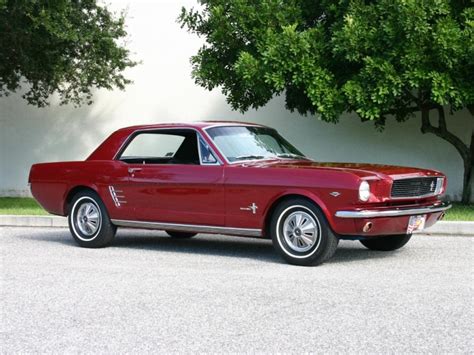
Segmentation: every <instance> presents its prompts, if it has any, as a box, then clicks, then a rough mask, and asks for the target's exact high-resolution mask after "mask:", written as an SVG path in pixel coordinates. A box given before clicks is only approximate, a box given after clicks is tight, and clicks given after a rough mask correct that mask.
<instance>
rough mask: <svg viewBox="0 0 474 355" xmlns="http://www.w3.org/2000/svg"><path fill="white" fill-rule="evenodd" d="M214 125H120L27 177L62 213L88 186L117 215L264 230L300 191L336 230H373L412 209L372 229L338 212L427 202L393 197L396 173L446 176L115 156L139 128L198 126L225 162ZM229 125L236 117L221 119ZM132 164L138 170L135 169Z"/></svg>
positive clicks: (399, 172)
mask: <svg viewBox="0 0 474 355" xmlns="http://www.w3.org/2000/svg"><path fill="white" fill-rule="evenodd" d="M216 124H218V123H216V122H201V123H192V124H161V125H153V126H135V127H128V128H123V129H121V130H118V131H116V132H114V133H113V134H112V135H110V137H108V138H107V139H106V140H105V141H104V142H103V143H102V144H101V145H100V146H99V147H98V148H97V149H96V150H95V151H94V152H93V153H92V154H91V155H90V156H89V157H88V158H87V160H86V161H82V162H60V163H43V164H35V165H33V166H32V168H31V172H30V178H29V181H30V183H31V190H32V193H33V196H34V197H35V198H36V200H37V201H38V202H39V203H40V204H41V205H42V206H43V207H44V208H45V209H46V210H47V211H48V212H50V213H53V214H58V215H63V216H64V215H67V213H68V198H71V197H72V196H71V193H72V192H73V191H74V189H77V188H78V187H81V186H83V187H88V188H91V189H93V190H95V191H96V192H97V193H98V194H99V195H100V197H101V199H102V201H103V202H104V203H105V205H106V207H107V210H108V212H109V215H110V217H111V218H113V219H125V220H140V221H156V222H171V223H185V224H200V225H214V226H227V227H236V228H258V229H263V230H265V228H266V226H267V222H268V217H269V214H270V213H271V209H272V207H273V206H274V205H275V204H276V203H277V202H278V201H279V199H281V198H285V196H289V195H300V196H304V197H306V198H308V199H310V200H312V201H313V202H315V203H316V204H317V205H318V206H319V207H320V208H321V210H322V211H323V212H324V214H325V216H326V218H327V220H328V222H329V224H330V226H331V228H332V229H333V230H334V232H336V233H338V234H341V235H368V236H374V235H383V234H400V233H404V232H405V231H406V227H407V224H408V216H403V217H390V218H371V219H370V221H371V222H373V228H372V230H371V231H370V232H368V233H363V232H362V227H363V225H364V224H365V223H366V222H367V221H369V219H367V220H365V219H346V218H338V217H335V213H336V211H339V210H360V209H364V210H373V209H387V208H390V207H393V206H397V207H400V206H407V207H408V206H409V207H412V208H415V207H417V206H423V205H429V204H432V203H433V202H436V201H437V197H430V198H424V199H404V200H399V199H398V200H391V199H390V189H391V184H392V181H393V179H394V178H402V177H403V178H406V177H419V176H442V177H444V175H443V174H441V173H440V172H437V171H433V170H426V169H417V168H408V167H399V166H388V165H371V164H354V163H347V164H344V163H318V162H309V161H305V160H300V161H295V160H275V159H272V160H267V161H255V162H245V163H241V164H226V163H224V164H223V165H222V166H200V165H152V164H149V165H143V164H126V163H124V162H121V161H119V160H114V158H115V156H116V154H117V152H118V151H119V150H120V149H121V147H123V145H124V144H125V143H126V142H127V140H128V138H129V137H130V136H131V135H132V134H133V133H135V132H137V131H141V130H154V129H160V128H193V129H196V130H197V131H199V132H201V133H202V134H203V136H204V138H205V139H206V140H207V141H208V143H209V145H211V146H212V147H214V150H215V151H216V153H217V154H218V155H219V157H220V158H221V160H222V161H225V160H224V158H223V157H222V156H221V155H220V154H219V153H218V152H217V149H215V146H214V145H213V142H212V141H211V140H210V139H209V138H208V137H207V135H206V134H205V133H204V131H203V129H204V128H205V127H208V126H212V125H216ZM229 124H233V123H229V122H223V123H222V125H229ZM235 124H239V123H235ZM244 125H249V124H247V123H245V124H244ZM128 168H139V169H141V170H140V171H137V172H136V173H134V174H133V175H132V174H130V173H129V172H128ZM362 179H364V180H367V181H368V182H369V183H370V185H371V193H372V196H371V198H370V200H369V201H368V202H366V203H362V202H360V201H359V200H358V187H359V184H360V182H361V180H362ZM109 186H113V187H114V188H115V189H116V190H119V191H122V193H121V194H122V195H123V196H124V200H125V201H126V203H124V204H122V205H121V206H120V207H117V206H116V205H115V204H114V202H113V200H112V198H111V195H110V192H109ZM445 189H446V187H445V188H444V190H445ZM333 191H338V192H340V193H341V195H340V196H338V197H333V196H331V195H330V192H333ZM252 203H255V204H256V205H257V206H258V209H257V211H256V214H252V213H251V212H249V211H245V210H241V208H242V207H246V206H249V205H251V204H252ZM439 215H440V213H434V214H431V215H428V220H427V223H426V226H427V227H428V226H430V225H432V224H434V223H435V222H436V220H437V218H438V217H439Z"/></svg>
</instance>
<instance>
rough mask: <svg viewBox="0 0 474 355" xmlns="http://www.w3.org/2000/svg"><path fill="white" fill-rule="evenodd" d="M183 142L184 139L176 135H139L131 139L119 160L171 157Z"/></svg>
mask: <svg viewBox="0 0 474 355" xmlns="http://www.w3.org/2000/svg"><path fill="white" fill-rule="evenodd" d="M183 141H184V137H182V136H177V135H171V134H159V133H140V134H138V135H137V136H136V137H135V138H133V140H132V141H131V142H130V144H129V145H128V146H127V148H126V149H125V150H124V151H123V153H122V156H121V159H128V158H136V157H142V158H143V157H150V158H165V157H170V156H171V157H172V156H173V155H174V154H175V153H176V151H177V150H178V148H179V146H180V145H181V143H183Z"/></svg>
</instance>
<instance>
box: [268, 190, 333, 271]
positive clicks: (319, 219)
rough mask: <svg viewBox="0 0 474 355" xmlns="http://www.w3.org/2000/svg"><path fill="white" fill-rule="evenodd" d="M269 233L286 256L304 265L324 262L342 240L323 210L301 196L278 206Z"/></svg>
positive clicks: (297, 263) (285, 257)
mask: <svg viewBox="0 0 474 355" xmlns="http://www.w3.org/2000/svg"><path fill="white" fill-rule="evenodd" d="M300 217H301V218H300ZM310 225H313V226H314V228H311V227H310ZM301 227H304V228H301ZM270 235H271V237H272V241H273V246H274V248H275V249H276V250H277V251H278V253H279V254H280V255H281V256H282V257H283V259H285V260H286V261H287V262H288V263H290V264H294V265H302V266H316V265H319V264H322V263H323V262H325V261H326V260H328V259H330V258H331V257H332V256H333V255H334V253H335V252H336V248H337V244H338V243H339V238H337V237H336V236H335V235H334V233H333V232H332V231H331V228H329V225H328V222H327V220H326V217H325V216H324V214H323V213H322V212H321V210H320V209H319V208H318V207H317V206H316V205H315V204H313V203H312V202H310V201H308V200H305V199H302V198H293V199H291V200H287V201H284V202H282V203H281V204H279V205H278V206H277V207H276V209H275V211H274V213H273V215H272V219H271V223H270Z"/></svg>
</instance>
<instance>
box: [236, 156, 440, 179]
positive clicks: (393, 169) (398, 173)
mask: <svg viewBox="0 0 474 355" xmlns="http://www.w3.org/2000/svg"><path fill="white" fill-rule="evenodd" d="M241 165H242V166H248V167H258V168H277V169H319V170H322V169H324V170H328V169H330V170H340V171H344V172H347V173H352V174H355V175H357V176H360V177H368V176H377V177H381V178H383V177H386V176H390V177H392V178H397V179H400V178H405V177H419V176H442V175H443V174H441V173H440V172H438V171H435V170H429V169H420V168H412V167H404V166H395V165H382V164H368V163H336V162H316V161H308V160H290V159H279V160H265V161H254V162H246V163H243V164H241Z"/></svg>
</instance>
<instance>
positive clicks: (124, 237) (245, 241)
mask: <svg viewBox="0 0 474 355" xmlns="http://www.w3.org/2000/svg"><path fill="white" fill-rule="evenodd" d="M145 233H146V234H145ZM22 237H23V238H26V239H31V240H36V241H44V242H52V243H59V244H63V245H67V246H73V247H78V246H77V244H76V243H75V242H74V240H73V239H72V237H71V236H70V234H69V231H67V230H60V231H58V232H55V233H50V231H48V230H44V232H43V233H40V234H39V235H38V234H36V233H35V234H34V235H32V234H31V232H29V233H27V234H25V235H23V236H22ZM214 238H215V239H214ZM110 247H111V248H127V249H138V250H149V251H157V252H171V253H187V254H202V255H218V256H224V257H237V258H249V259H255V260H262V261H268V262H275V263H284V261H283V259H282V258H281V257H280V256H279V255H278V254H277V253H276V251H275V250H274V248H273V246H272V243H271V241H270V240H263V239H256V238H242V237H228V236H216V237H213V236H210V235H201V236H199V235H198V236H196V237H194V238H191V239H173V238H169V237H167V236H166V234H165V233H163V232H159V231H157V232H144V231H140V230H137V231H133V230H132V231H131V230H125V231H120V232H119V233H117V237H116V238H115V240H114V242H113V244H112V245H111V246H110ZM397 252H403V249H401V250H400V251H395V252H388V253H384V252H376V251H370V250H367V249H365V248H361V247H359V246H358V242H347V241H345V242H341V243H340V244H339V247H338V249H337V251H336V253H335V254H334V256H333V258H332V259H330V260H328V261H327V262H326V263H347V262H354V261H360V260H369V259H371V260H373V259H380V258H387V257H391V256H394V254H396V253H397Z"/></svg>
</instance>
